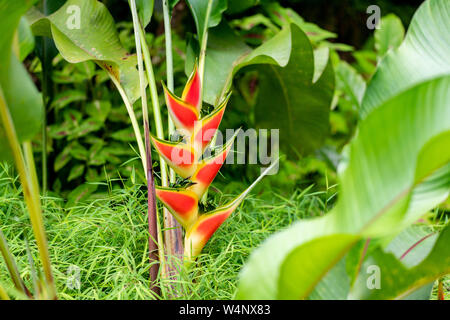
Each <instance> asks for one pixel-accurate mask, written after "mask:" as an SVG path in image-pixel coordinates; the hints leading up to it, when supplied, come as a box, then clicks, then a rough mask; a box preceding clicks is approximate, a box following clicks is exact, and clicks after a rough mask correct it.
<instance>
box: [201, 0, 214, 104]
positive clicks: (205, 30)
mask: <svg viewBox="0 0 450 320" xmlns="http://www.w3.org/2000/svg"><path fill="white" fill-rule="evenodd" d="M212 2H213V0H208V6H207V7H206V16H205V25H204V26H203V33H202V39H200V40H201V45H200V58H199V67H198V71H199V74H200V83H201V90H200V103H202V102H203V89H204V87H205V82H204V78H205V61H206V47H207V44H208V25H209V17H210V15H211V9H212Z"/></svg>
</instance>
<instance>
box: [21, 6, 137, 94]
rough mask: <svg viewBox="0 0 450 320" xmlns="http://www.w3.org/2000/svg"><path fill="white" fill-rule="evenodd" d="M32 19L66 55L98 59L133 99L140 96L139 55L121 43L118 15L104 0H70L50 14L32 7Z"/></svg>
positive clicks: (73, 59)
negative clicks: (115, 16)
mask: <svg viewBox="0 0 450 320" xmlns="http://www.w3.org/2000/svg"><path fill="white" fill-rule="evenodd" d="M74 8H79V11H78V10H77V9H74ZM78 13H79V15H78ZM28 19H29V20H30V22H32V29H33V32H34V33H35V34H36V35H45V36H50V37H53V40H54V41H55V44H56V47H57V48H58V50H59V52H60V53H61V55H62V56H63V57H64V59H66V60H67V61H69V62H71V63H78V62H84V61H88V60H92V61H95V62H96V63H97V64H98V65H100V66H101V67H102V68H103V69H105V70H106V71H107V72H108V73H109V74H110V76H111V77H112V78H113V79H115V80H117V82H120V84H121V85H122V87H123V88H124V89H125V92H126V94H127V96H128V98H129V99H130V101H131V102H134V101H136V100H137V99H138V98H139V75H138V72H137V69H136V64H137V60H136V57H135V56H134V55H130V54H129V53H128V52H127V51H126V50H125V48H123V46H122V45H121V43H120V40H119V36H118V33H117V30H116V27H115V24H114V19H113V18H112V16H111V14H110V13H109V12H108V9H107V8H106V7H105V5H104V4H102V3H101V2H99V1H96V0H69V1H67V2H66V3H65V4H64V6H62V7H61V8H60V9H59V10H58V11H56V12H54V13H53V14H51V15H49V16H47V17H44V16H43V15H42V14H40V13H39V12H37V11H36V10H32V11H30V12H29V13H28ZM78 22H79V23H78Z"/></svg>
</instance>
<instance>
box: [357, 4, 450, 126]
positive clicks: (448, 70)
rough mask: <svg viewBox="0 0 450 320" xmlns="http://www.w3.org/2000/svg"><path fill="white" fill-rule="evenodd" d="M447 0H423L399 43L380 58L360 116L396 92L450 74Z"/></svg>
mask: <svg viewBox="0 0 450 320" xmlns="http://www.w3.org/2000/svg"><path fill="white" fill-rule="evenodd" d="M449 21H450V1H448V0H428V1H425V2H424V3H423V4H422V5H421V6H420V8H419V9H418V10H417V12H416V13H415V15H414V17H413V20H412V21H411V25H410V27H409V29H408V32H407V34H406V37H405V41H404V42H403V43H402V45H401V46H400V47H399V48H398V49H397V50H394V51H391V52H389V53H388V54H387V55H386V56H385V58H384V59H383V60H381V62H380V65H379V68H378V70H377V72H376V73H375V74H374V76H373V78H372V80H371V81H370V83H369V87H368V88H369V90H367V94H366V95H365V97H364V100H363V103H362V108H361V117H362V118H364V117H366V116H367V115H368V114H369V113H370V112H371V111H372V110H373V109H374V108H375V107H376V106H378V105H380V104H381V103H383V102H385V101H387V100H389V99H390V98H392V97H393V96H395V95H397V94H398V93H400V92H402V91H405V90H407V89H408V88H411V87H412V86H414V85H416V84H418V83H421V82H423V81H425V80H429V79H433V78H437V77H440V76H442V75H448V74H450V54H449V52H450V24H449Z"/></svg>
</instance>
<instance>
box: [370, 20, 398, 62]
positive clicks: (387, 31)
mask: <svg viewBox="0 0 450 320" xmlns="http://www.w3.org/2000/svg"><path fill="white" fill-rule="evenodd" d="M404 36H405V29H404V28H403V24H402V20H400V18H399V17H397V16H396V15H395V14H393V13H391V14H388V15H387V16H384V17H382V18H381V20H380V29H375V32H374V38H375V50H377V54H378V57H383V56H384V55H385V54H386V53H387V52H388V51H389V50H393V49H396V48H397V47H398V46H399V45H400V44H401V43H402V41H403V38H404Z"/></svg>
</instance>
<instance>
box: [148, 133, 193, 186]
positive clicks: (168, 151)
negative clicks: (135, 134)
mask: <svg viewBox="0 0 450 320" xmlns="http://www.w3.org/2000/svg"><path fill="white" fill-rule="evenodd" d="M150 138H151V139H150V140H151V142H152V144H153V146H154V147H155V149H156V151H158V153H159V155H160V156H161V157H163V159H164V160H165V161H166V162H167V164H168V165H169V166H170V167H171V168H172V169H173V170H174V171H175V172H176V173H177V174H179V175H180V176H181V177H183V178H188V177H190V176H192V175H193V174H194V172H195V169H196V167H197V159H196V156H195V151H194V148H193V147H192V146H191V145H189V144H186V143H182V142H170V141H164V140H161V139H158V138H156V137H154V136H153V135H151V136H150Z"/></svg>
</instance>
